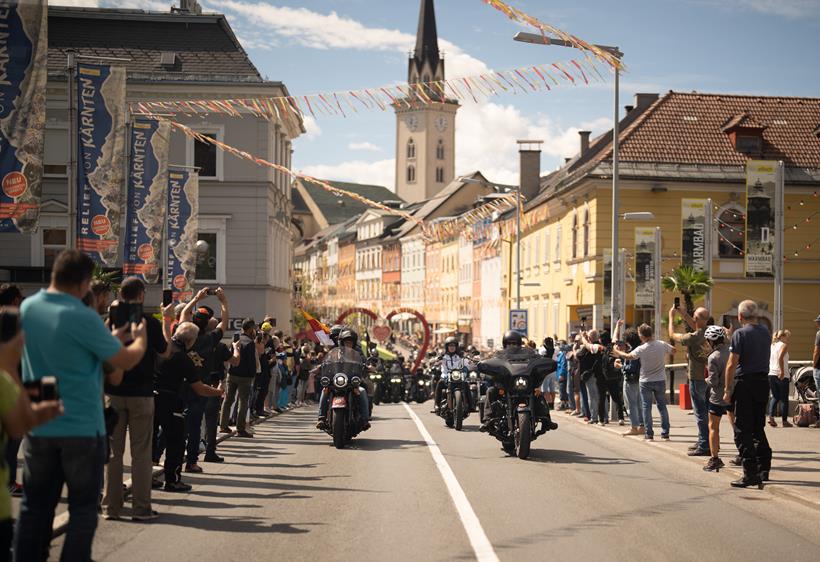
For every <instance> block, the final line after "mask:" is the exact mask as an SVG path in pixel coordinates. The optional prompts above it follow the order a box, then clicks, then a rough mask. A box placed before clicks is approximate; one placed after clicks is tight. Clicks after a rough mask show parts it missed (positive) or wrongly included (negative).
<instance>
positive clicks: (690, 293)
mask: <svg viewBox="0 0 820 562" xmlns="http://www.w3.org/2000/svg"><path fill="white" fill-rule="evenodd" d="M712 284H713V283H712V278H711V277H709V274H708V273H706V272H705V271H698V270H696V269H695V268H694V267H692V266H691V265H682V266H680V267H676V268H675V269H674V270H673V271H672V274H671V275H669V276H667V277H664V278H663V279H661V286H662V287H663V289H664V290H665V291H670V292H674V293H680V294H682V295H683V302H684V303H685V304H686V312H687V313H688V314H689V316H692V314H694V313H695V301H696V300H700V299H701V298H702V297H703V296H704V295H706V294H707V293H708V292H709V291H710V290H711V288H712Z"/></svg>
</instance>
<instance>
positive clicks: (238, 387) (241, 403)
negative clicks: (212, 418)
mask: <svg viewBox="0 0 820 562" xmlns="http://www.w3.org/2000/svg"><path fill="white" fill-rule="evenodd" d="M252 382H253V377H234V376H231V375H228V391H227V392H226V393H225V401H224V402H223V403H222V412H221V414H220V417H219V425H220V426H221V427H222V429H224V430H227V429H228V419H229V418H230V414H231V406H233V403H234V400H236V402H237V403H238V404H237V412H236V429H237V431H245V424H246V420H247V417H248V400H249V399H250V394H251V383H252Z"/></svg>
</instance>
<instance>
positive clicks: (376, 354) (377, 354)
mask: <svg viewBox="0 0 820 562" xmlns="http://www.w3.org/2000/svg"><path fill="white" fill-rule="evenodd" d="M378 356H379V352H378V351H376V348H375V347H374V348H373V349H371V350H370V357H373V358H376V357H378Z"/></svg>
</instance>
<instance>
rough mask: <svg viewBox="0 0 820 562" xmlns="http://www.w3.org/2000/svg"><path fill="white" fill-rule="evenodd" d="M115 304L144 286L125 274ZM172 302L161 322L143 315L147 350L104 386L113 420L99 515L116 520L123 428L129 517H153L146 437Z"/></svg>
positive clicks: (136, 297) (131, 299)
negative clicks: (127, 453)
mask: <svg viewBox="0 0 820 562" xmlns="http://www.w3.org/2000/svg"><path fill="white" fill-rule="evenodd" d="M119 301H120V302H121V303H139V304H142V303H144V302H145V285H144V284H143V282H142V281H141V280H140V279H138V278H136V277H129V278H127V279H125V280H124V281H123V282H122V285H121V286H120V295H119ZM172 306H173V305H171V306H168V307H167V308H165V309H163V320H164V323H163V324H161V323H160V322H159V321H158V320H157V319H156V318H154V317H153V316H151V315H148V314H143V315H142V318H143V321H144V323H145V327H146V332H147V336H148V349H147V351H146V353H145V355H143V357H142V360H140V362H139V364H137V366H136V367H134V368H133V369H130V370H128V371H126V372H125V373H124V374H123V378H122V383H121V384H119V385H117V386H115V385H111V384H107V385H105V393H106V395H107V400H106V401H107V403H108V405H109V406H110V407H112V408H114V410H115V411H116V412H117V424H116V426H115V427H114V430H113V432H112V434H111V458H110V459H109V460H108V464H106V468H105V489H104V495H103V500H102V513H103V518H104V519H119V518H120V516H121V511H122V507H123V455H124V453H125V433H126V431H127V432H128V437H129V445H130V451H131V479H132V482H133V484H132V486H131V505H132V514H131V518H132V519H133V520H135V521H148V520H151V519H155V518H156V517H157V512H156V511H153V510H152V509H151V475H152V471H153V469H152V466H151V437H152V435H153V428H154V365H155V364H156V361H157V358H158V357H166V356H167V353H168V341H169V340H170V334H171V332H170V330H171V321H172V320H173V310H172Z"/></svg>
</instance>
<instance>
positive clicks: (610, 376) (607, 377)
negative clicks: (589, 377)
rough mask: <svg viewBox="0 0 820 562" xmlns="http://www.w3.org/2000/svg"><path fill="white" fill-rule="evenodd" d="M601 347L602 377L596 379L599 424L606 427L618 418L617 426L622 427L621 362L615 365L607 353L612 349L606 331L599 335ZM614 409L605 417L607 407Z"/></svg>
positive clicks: (612, 358)
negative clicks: (610, 420) (602, 347)
mask: <svg viewBox="0 0 820 562" xmlns="http://www.w3.org/2000/svg"><path fill="white" fill-rule="evenodd" d="M600 341H601V345H603V346H604V348H605V349H604V352H603V353H604V355H603V359H602V362H603V371H604V372H603V377H601V378H599V379H598V417H600V418H601V423H603V424H604V425H606V424H607V423H609V419H610V418H611V419H612V420H613V421H614V420H615V416H616V415H617V417H618V424H619V425H624V395H623V382H622V380H621V379H622V378H623V373H622V371H621V366H622V364H621V362H619V363H618V364H617V365H616V364H615V361H616V359H615V358H614V357H612V356H611V354H610V353H609V351H607V350H611V349H612V337H611V336H610V335H609V332H608V331H604V332H602V333H601V335H600ZM608 405H610V408H612V407H614V408H615V410H617V413H616V412H612V411H610V412H609V416H607V406H608Z"/></svg>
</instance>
